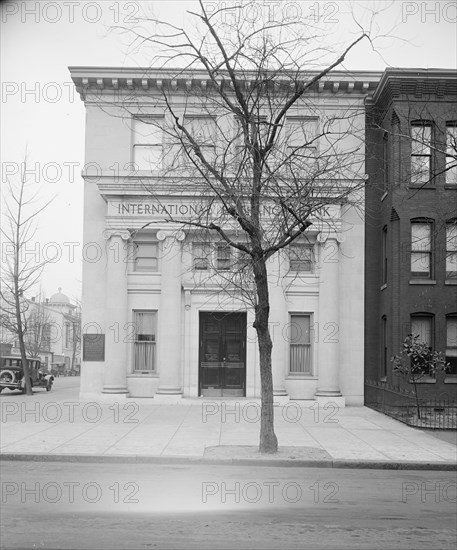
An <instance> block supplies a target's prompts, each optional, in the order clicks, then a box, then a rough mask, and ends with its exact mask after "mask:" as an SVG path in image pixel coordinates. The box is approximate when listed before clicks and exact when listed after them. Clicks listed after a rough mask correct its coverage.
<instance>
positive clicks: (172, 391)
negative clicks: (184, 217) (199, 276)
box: [154, 231, 185, 401]
mask: <svg viewBox="0 0 457 550" xmlns="http://www.w3.org/2000/svg"><path fill="white" fill-rule="evenodd" d="M157 238H158V240H159V241H162V257H161V272H162V278H161V294H160V310H159V326H158V329H159V330H158V339H159V340H158V368H159V374H160V383H159V388H158V390H157V393H156V394H155V396H154V397H155V398H156V399H158V400H168V401H173V400H175V399H177V398H180V397H181V396H182V370H181V275H182V264H181V256H182V251H181V241H183V240H184V238H185V235H184V233H183V232H182V231H158V233H157ZM167 398H168V399H167Z"/></svg>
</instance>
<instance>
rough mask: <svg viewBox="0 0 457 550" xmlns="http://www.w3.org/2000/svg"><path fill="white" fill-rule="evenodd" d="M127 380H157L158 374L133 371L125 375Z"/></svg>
mask: <svg viewBox="0 0 457 550" xmlns="http://www.w3.org/2000/svg"><path fill="white" fill-rule="evenodd" d="M127 378H159V374H158V373H157V372H155V371H154V372H150V371H141V370H139V371H134V372H131V373H130V374H127Z"/></svg>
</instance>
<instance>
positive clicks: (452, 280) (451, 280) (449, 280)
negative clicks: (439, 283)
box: [444, 279, 457, 285]
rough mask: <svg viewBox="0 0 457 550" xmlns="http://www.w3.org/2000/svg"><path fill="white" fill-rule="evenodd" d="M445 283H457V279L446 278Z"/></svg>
mask: <svg viewBox="0 0 457 550" xmlns="http://www.w3.org/2000/svg"><path fill="white" fill-rule="evenodd" d="M444 284H445V285H457V279H446V280H445V281H444Z"/></svg>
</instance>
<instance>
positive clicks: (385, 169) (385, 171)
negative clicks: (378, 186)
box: [382, 132, 389, 191]
mask: <svg viewBox="0 0 457 550" xmlns="http://www.w3.org/2000/svg"><path fill="white" fill-rule="evenodd" d="M382 182H383V189H384V191H387V189H388V184H389V134H388V133H387V132H384V136H383V139H382Z"/></svg>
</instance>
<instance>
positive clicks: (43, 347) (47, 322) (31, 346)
mask: <svg viewBox="0 0 457 550" xmlns="http://www.w3.org/2000/svg"><path fill="white" fill-rule="evenodd" d="M28 305H29V308H28V311H27V314H26V316H25V319H24V342H25V349H26V351H27V353H28V355H30V356H31V357H38V356H39V355H40V353H42V352H49V351H50V338H49V334H50V329H51V323H52V318H51V315H50V314H49V311H47V310H46V308H45V307H44V306H43V305H42V304H41V300H40V301H39V302H36V301H29V304H28Z"/></svg>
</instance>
